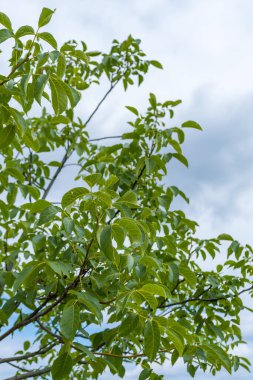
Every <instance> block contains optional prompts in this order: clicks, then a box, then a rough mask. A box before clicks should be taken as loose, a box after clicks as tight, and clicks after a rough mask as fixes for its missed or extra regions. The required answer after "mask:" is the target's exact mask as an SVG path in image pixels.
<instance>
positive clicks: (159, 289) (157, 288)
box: [141, 284, 169, 298]
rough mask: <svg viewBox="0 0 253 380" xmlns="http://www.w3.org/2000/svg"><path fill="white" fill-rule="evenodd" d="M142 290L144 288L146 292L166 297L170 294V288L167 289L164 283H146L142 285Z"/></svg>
mask: <svg viewBox="0 0 253 380" xmlns="http://www.w3.org/2000/svg"><path fill="white" fill-rule="evenodd" d="M141 290H144V291H145V292H148V293H151V294H153V295H154V294H156V295H158V296H161V297H164V298H166V297H167V296H168V295H169V294H168V289H166V288H165V287H164V286H163V285H159V284H145V285H143V286H142V288H141Z"/></svg>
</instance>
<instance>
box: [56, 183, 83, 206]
mask: <svg viewBox="0 0 253 380" xmlns="http://www.w3.org/2000/svg"><path fill="white" fill-rule="evenodd" d="M89 193H90V192H89V190H87V189H86V188H85V187H75V188H74V189H71V190H69V191H68V192H67V193H65V194H64V195H63V197H62V201H61V205H62V208H66V207H68V206H69V205H70V204H72V203H74V202H75V201H76V200H77V199H80V198H83V197H84V196H85V195H87V194H89Z"/></svg>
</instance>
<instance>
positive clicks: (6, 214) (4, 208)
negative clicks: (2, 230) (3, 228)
mask: <svg viewBox="0 0 253 380" xmlns="http://www.w3.org/2000/svg"><path fill="white" fill-rule="evenodd" d="M0 211H1V214H0V215H1V217H2V216H3V218H4V219H8V217H9V209H8V206H7V205H6V204H5V203H4V201H2V200H1V199H0Z"/></svg>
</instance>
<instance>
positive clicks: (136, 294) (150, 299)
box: [132, 289, 158, 310]
mask: <svg viewBox="0 0 253 380" xmlns="http://www.w3.org/2000/svg"><path fill="white" fill-rule="evenodd" d="M140 295H141V297H140ZM136 297H137V298H136ZM132 298H133V299H134V300H135V302H136V303H137V304H139V305H141V304H142V303H143V298H144V300H145V301H146V302H147V303H148V304H149V306H150V307H151V309H152V310H155V309H156V308H157V306H158V303H157V299H156V298H155V296H154V295H153V294H152V293H150V292H145V290H142V289H139V290H136V291H135V292H134V293H133V294H132Z"/></svg>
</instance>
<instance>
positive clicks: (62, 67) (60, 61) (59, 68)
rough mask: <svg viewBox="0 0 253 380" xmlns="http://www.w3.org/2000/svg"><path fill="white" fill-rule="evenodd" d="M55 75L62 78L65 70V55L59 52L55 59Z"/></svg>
mask: <svg viewBox="0 0 253 380" xmlns="http://www.w3.org/2000/svg"><path fill="white" fill-rule="evenodd" d="M56 70H57V75H58V77H59V78H62V77H63V76H64V74H65V71H66V59H65V55H64V54H63V53H61V54H60V55H59V58H58V61H57V69H56Z"/></svg>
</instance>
